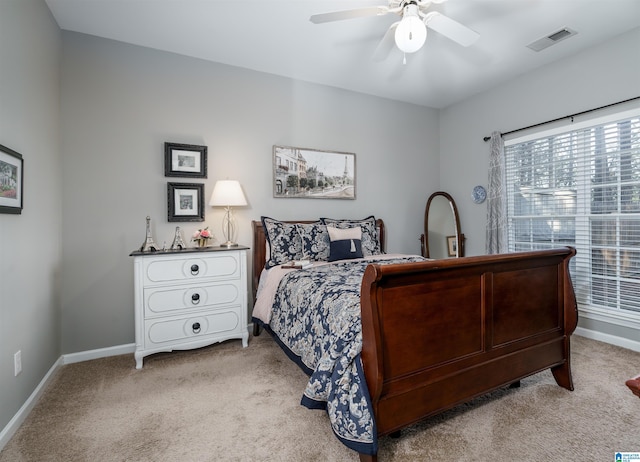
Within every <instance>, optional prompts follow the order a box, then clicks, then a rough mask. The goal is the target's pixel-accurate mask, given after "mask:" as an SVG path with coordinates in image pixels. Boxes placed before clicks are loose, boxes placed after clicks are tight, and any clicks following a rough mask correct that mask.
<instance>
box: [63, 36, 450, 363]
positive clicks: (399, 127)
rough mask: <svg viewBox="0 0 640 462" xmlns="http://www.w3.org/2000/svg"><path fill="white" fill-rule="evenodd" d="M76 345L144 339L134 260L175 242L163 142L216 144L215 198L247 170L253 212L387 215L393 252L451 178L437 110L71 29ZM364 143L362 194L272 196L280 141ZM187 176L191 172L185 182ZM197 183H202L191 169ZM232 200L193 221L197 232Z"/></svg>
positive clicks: (70, 343) (401, 248)
mask: <svg viewBox="0 0 640 462" xmlns="http://www.w3.org/2000/svg"><path fill="white" fill-rule="evenodd" d="M61 72H62V126H63V128H62V140H63V152H64V159H63V168H64V185H63V204H64V205H63V209H64V213H63V217H64V237H63V255H64V265H63V291H62V310H63V317H62V349H63V352H64V353H71V352H78V351H83V350H89V349H95V348H101V347H109V346H114V345H121V344H126V343H132V342H133V341H134V330H133V261H132V259H131V257H128V254H129V253H130V252H131V251H132V250H134V249H136V248H137V247H140V245H141V244H142V243H143V241H144V237H145V216H147V215H150V216H151V218H152V224H153V226H152V228H153V235H154V239H155V241H156V243H157V244H159V245H160V246H162V243H163V242H164V241H166V242H167V245H171V242H172V240H173V236H174V230H175V226H176V224H175V223H169V222H168V221H167V205H166V202H167V193H166V189H167V186H166V185H167V182H169V181H172V182H174V181H183V180H182V179H179V178H166V177H165V176H164V157H163V143H164V142H165V141H170V142H179V143H190V144H201V145H206V146H208V148H209V169H208V170H209V177H208V178H207V179H206V180H203V181H202V182H203V183H205V198H206V200H207V202H208V199H209V197H210V195H211V192H212V191H213V186H214V184H215V181H216V180H218V179H226V178H230V179H237V180H239V181H240V183H241V184H242V186H243V188H244V191H245V194H246V196H247V200H248V202H249V206H248V207H245V208H241V209H240V208H239V209H237V210H236V212H237V213H236V216H237V219H238V221H239V229H240V232H239V239H238V241H239V242H240V243H242V244H246V245H250V244H251V235H252V233H251V226H250V220H253V219H259V218H260V216H261V215H268V216H271V217H274V218H277V219H292V218H294V219H295V218H303V219H314V218H318V217H320V216H331V217H353V218H359V217H365V216H368V215H371V214H373V215H376V216H377V217H381V218H384V219H385V222H386V223H387V225H388V240H387V248H388V250H389V251H391V252H407V253H419V252H420V245H419V241H418V237H419V234H420V233H421V232H422V220H423V217H422V211H423V209H424V205H425V203H426V199H427V197H428V195H429V194H430V193H431V192H432V191H434V190H436V189H437V188H438V187H439V163H438V118H437V115H438V114H437V111H436V110H432V109H428V108H423V107H418V106H415V105H410V104H405V103H397V102H393V101H390V100H384V99H380V98H374V97H370V96H365V95H361V94H356V93H352V92H346V91H342V90H337V89H334V88H329V87H323V86H318V85H312V84H307V83H303V82H299V81H295V80H290V79H285V78H281V77H276V76H273V75H269V74H263V73H258V72H253V71H248V70H244V69H239V68H234V67H230V66H226V65H221V64H215V63H211V62H206V61H201V60H197V59H193V58H188V57H184V56H179V55H175V54H171V53H166V52H160V51H156V50H151V49H148V48H142V47H137V46H132V45H126V44H123V43H120V42H115V41H110V40H104V39H98V38H95V37H91V36H87V35H83V34H78V33H71V32H64V33H63V58H62V67H61ZM274 144H278V145H289V146H300V147H308V148H317V149H326V150H338V151H347V152H354V153H356V172H357V192H356V194H357V198H356V200H354V201H349V200H313V199H282V198H280V199H275V198H273V197H272V185H271V179H272V167H271V166H272V146H273V145H274ZM187 181H189V180H187ZM191 181H194V182H197V180H191ZM222 215H223V212H222V210H218V209H213V208H211V207H207V208H206V220H205V223H204V224H203V223H195V224H190V223H181V224H180V226H181V228H182V230H183V232H184V235H185V237H189V236H190V235H191V234H192V233H193V231H195V230H196V229H197V228H199V227H201V226H203V225H209V226H210V227H211V229H212V230H213V231H214V233H215V234H216V237H217V238H219V239H222V232H221V223H222Z"/></svg>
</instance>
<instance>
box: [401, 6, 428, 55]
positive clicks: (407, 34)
mask: <svg viewBox="0 0 640 462" xmlns="http://www.w3.org/2000/svg"><path fill="white" fill-rule="evenodd" d="M395 39H396V45H397V46H398V48H400V50H401V51H403V52H405V53H415V52H416V51H418V50H419V49H420V48H422V45H424V42H425V41H426V40H427V27H426V26H425V25H424V23H423V22H422V21H421V20H420V18H419V17H418V16H413V15H405V16H404V17H403V18H402V21H400V24H398V27H396V34H395Z"/></svg>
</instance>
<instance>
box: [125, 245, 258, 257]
mask: <svg viewBox="0 0 640 462" xmlns="http://www.w3.org/2000/svg"><path fill="white" fill-rule="evenodd" d="M233 250H249V247H247V246H244V245H238V246H236V247H219V246H215V247H213V246H212V247H189V248H186V249H182V250H156V251H155V252H141V251H140V250H134V251H133V252H131V253H130V254H129V256H130V257H157V256H160V255H182V254H190V253H203V252H204V253H206V252H229V251H233Z"/></svg>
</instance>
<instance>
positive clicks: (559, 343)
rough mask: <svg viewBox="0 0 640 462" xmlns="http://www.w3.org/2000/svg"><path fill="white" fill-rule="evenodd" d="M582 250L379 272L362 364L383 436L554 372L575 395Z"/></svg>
mask: <svg viewBox="0 0 640 462" xmlns="http://www.w3.org/2000/svg"><path fill="white" fill-rule="evenodd" d="M575 253H576V252H575V249H573V248H570V247H567V248H563V249H554V250H544V251H534V252H523V253H513V254H502V255H489V256H480V257H468V258H458V259H448V260H438V261H429V262H421V263H410V264H398V265H375V264H372V265H370V266H369V267H368V268H367V270H366V272H365V276H364V279H363V282H362V293H361V295H362V298H361V309H362V333H363V350H362V361H363V366H364V372H365V376H366V380H367V385H368V387H369V393H370V395H371V400H372V405H373V411H374V415H375V419H376V425H377V428H378V434H379V435H387V434H390V433H393V432H396V431H398V430H400V429H401V428H403V427H406V426H408V425H411V424H413V423H415V422H417V421H419V420H422V419H424V418H426V417H429V416H432V415H435V414H437V413H440V412H442V411H445V410H447V409H450V408H452V407H454V406H456V405H458V404H461V403H463V402H466V401H469V400H471V399H473V398H475V397H477V396H480V395H482V394H485V393H487V392H490V391H492V390H495V389H497V388H499V387H502V386H505V385H509V384H511V383H514V382H517V381H518V380H520V379H522V378H524V377H527V376H529V375H532V374H534V373H537V372H540V371H542V370H545V369H549V368H550V369H551V370H552V372H553V376H554V378H555V380H556V382H557V383H558V385H560V386H562V387H564V388H566V389H569V390H573V381H572V378H571V368H570V348H569V338H570V336H571V334H572V333H573V331H574V330H575V328H576V325H577V321H578V312H577V305H576V300H575V294H574V291H573V287H572V284H571V279H570V276H569V260H570V259H571V258H572V257H573V256H574V255H575ZM363 457H364V459H363V460H375V456H373V457H371V456H364V455H361V459H362V458H363Z"/></svg>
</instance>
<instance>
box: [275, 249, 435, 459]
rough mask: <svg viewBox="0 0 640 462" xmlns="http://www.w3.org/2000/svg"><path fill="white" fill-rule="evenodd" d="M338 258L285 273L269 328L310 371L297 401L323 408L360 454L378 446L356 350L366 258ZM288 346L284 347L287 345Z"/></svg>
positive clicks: (386, 261) (372, 451)
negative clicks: (347, 259) (361, 288)
mask: <svg viewBox="0 0 640 462" xmlns="http://www.w3.org/2000/svg"><path fill="white" fill-rule="evenodd" d="M423 260H424V259H423V258H422V257H418V256H407V257H403V258H393V259H384V258H381V259H367V260H352V261H344V260H343V261H340V262H336V263H333V264H327V265H322V266H317V267H312V268H306V269H301V270H296V271H291V272H289V273H287V274H286V275H285V276H284V277H283V278H282V280H281V282H280V286H279V289H278V291H277V293H276V295H275V298H274V304H273V307H272V312H271V319H270V322H269V326H268V327H269V329H270V330H271V331H272V332H273V333H274V334H275V335H276V336H277V340H278V343H280V345H281V346H282V347H283V348H284V349H285V351H286V352H287V354H288V355H289V356H290V357H292V358H293V359H294V360H295V361H296V362H298V364H299V365H300V366H301V367H302V368H303V369H304V370H305V371H306V372H307V373H308V374H309V375H310V379H309V382H308V383H307V387H306V389H305V391H304V395H303V397H302V404H303V405H304V406H306V407H308V408H311V409H326V410H327V413H328V415H329V419H330V421H331V426H332V428H333V431H334V433H335V434H336V436H337V437H338V438H339V439H340V440H341V441H342V442H343V443H344V444H345V445H347V446H348V447H349V448H351V449H354V450H356V451H357V452H360V453H364V454H375V453H376V452H377V432H376V427H375V421H374V418H373V412H372V409H371V403H370V399H369V392H368V389H367V384H366V381H365V377H364V373H363V369H362V362H361V359H360V353H361V351H362V325H361V322H360V286H361V283H362V277H363V275H364V271H365V269H366V267H367V265H369V264H370V263H378V264H383V265H384V264H390V263H403V262H404V263H406V262H415V261H423ZM287 350H288V351H287Z"/></svg>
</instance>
